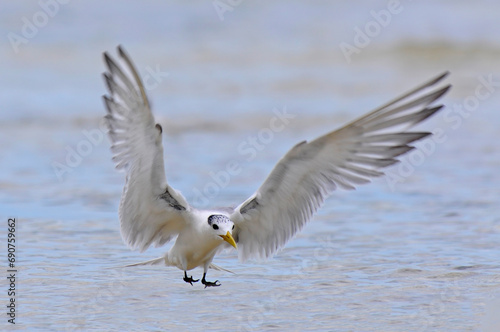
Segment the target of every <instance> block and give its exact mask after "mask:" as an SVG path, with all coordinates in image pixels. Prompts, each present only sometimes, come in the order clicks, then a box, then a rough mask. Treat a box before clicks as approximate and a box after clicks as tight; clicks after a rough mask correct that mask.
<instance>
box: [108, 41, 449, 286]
mask: <svg viewBox="0 0 500 332" xmlns="http://www.w3.org/2000/svg"><path fill="white" fill-rule="evenodd" d="M118 54H119V55H120V57H121V59H122V60H123V61H124V62H125V65H126V66H125V67H126V68H127V69H128V73H125V72H124V71H123V70H122V68H121V67H119V66H118V65H117V64H116V63H115V61H113V60H112V59H111V58H110V57H109V55H108V54H106V53H105V54H104V58H105V61H106V64H107V67H108V72H107V73H105V74H104V77H105V80H106V83H107V86H108V90H109V95H108V96H104V101H105V104H106V108H107V110H108V114H107V115H106V117H105V118H106V120H107V124H108V128H109V133H108V134H109V137H110V139H111V142H112V146H111V150H112V152H113V160H114V162H115V163H116V168H117V169H122V170H125V172H126V181H125V187H124V190H123V194H122V199H121V203H120V208H119V215H120V223H121V233H122V237H123V239H124V241H125V242H126V243H127V244H128V245H129V246H130V247H131V248H133V249H139V250H141V251H144V250H146V249H147V248H148V247H149V246H150V245H155V246H162V245H164V244H165V243H167V242H168V241H170V240H173V239H174V238H176V240H175V243H174V245H173V246H172V247H171V249H170V250H169V251H168V253H167V254H166V255H165V256H164V257H160V258H157V259H153V260H151V261H147V262H143V263H138V264H132V266H134V265H144V264H160V263H164V264H165V265H167V266H175V267H177V268H179V269H181V270H183V271H184V281H186V282H189V283H191V284H192V282H196V281H197V280H194V279H192V277H188V276H187V274H186V271H189V270H192V269H194V268H196V267H203V269H204V274H203V279H202V283H203V284H205V287H207V286H219V285H220V284H218V283H217V281H216V282H208V281H206V280H205V276H206V273H207V271H208V269H209V268H214V269H216V270H224V271H227V270H225V269H223V268H220V267H218V266H216V265H214V264H213V263H212V260H213V259H214V256H215V255H216V254H217V253H218V252H219V251H220V250H222V249H224V248H230V246H233V247H234V248H237V249H238V254H239V257H240V260H246V259H248V258H267V257H269V256H271V255H273V254H274V253H275V252H276V251H277V250H279V249H280V248H282V247H283V246H284V245H285V244H286V243H287V242H288V241H289V240H290V238H292V237H293V236H294V235H295V234H296V233H297V232H298V231H299V230H300V229H301V228H302V227H303V226H304V225H305V223H307V222H308V221H309V220H310V219H311V218H312V216H313V214H314V213H315V212H316V210H317V209H318V208H319V207H320V206H321V204H322V203H323V202H324V200H325V199H326V198H327V197H328V196H329V195H330V194H331V193H332V192H333V191H334V190H336V189H337V188H338V187H340V188H343V189H354V188H355V186H356V185H360V184H364V183H368V182H370V179H371V178H375V177H379V176H382V175H383V174H384V173H383V172H382V171H381V169H383V168H385V167H387V166H390V165H393V164H395V163H396V162H398V159H397V157H399V156H400V155H402V154H404V153H407V152H408V151H411V150H412V149H413V148H414V147H413V146H411V145H409V143H412V142H414V141H416V140H419V139H422V138H424V137H427V136H429V135H430V134H431V133H428V132H412V131H408V129H409V128H411V127H412V126H413V125H415V124H418V123H420V122H422V121H424V120H425V119H427V118H428V117H430V116H432V115H433V114H435V113H436V112H438V111H439V110H440V109H441V108H442V105H438V106H434V105H432V104H433V103H434V102H435V101H436V100H437V99H439V98H440V97H441V96H443V95H444V94H445V93H446V92H447V91H448V90H449V88H450V85H447V86H444V87H441V88H439V89H436V90H433V91H430V92H428V91H427V92H425V91H426V90H428V89H429V88H430V87H432V86H434V85H436V84H437V83H438V82H440V81H441V80H442V79H443V78H444V77H445V76H446V75H447V73H444V74H442V75H440V76H438V77H436V78H434V79H432V80H430V81H429V82H427V83H424V84H423V85H421V86H419V87H417V88H416V89H413V90H412V91H410V92H408V93H406V94H404V95H403V96H401V97H399V98H396V99H395V100H393V101H391V102H389V103H387V104H385V105H383V106H381V107H379V108H377V109H375V110H374V111H372V112H370V113H368V114H366V115H364V116H362V117H361V118H359V119H357V120H355V121H353V122H351V123H349V124H347V125H345V126H343V127H341V128H340V129H338V130H335V131H332V132H330V133H327V134H325V135H323V136H321V137H319V138H317V139H315V140H313V141H311V142H306V141H304V142H301V143H299V144H297V145H295V146H294V147H293V148H292V149H291V150H290V151H289V152H288V153H287V154H286V155H285V156H284V157H283V158H282V159H281V160H280V161H279V162H278V163H277V164H276V166H275V167H274V169H273V170H272V171H271V173H270V174H269V176H268V178H267V179H266V180H265V181H264V183H263V184H262V185H261V186H260V188H259V189H257V191H256V192H255V193H254V194H253V195H252V196H250V197H249V198H248V199H247V200H246V201H244V202H243V203H241V204H240V205H238V206H237V207H236V208H227V209H222V210H197V209H195V208H193V207H191V206H190V205H189V203H188V202H187V200H186V199H185V198H184V196H183V195H182V194H181V193H180V192H178V191H176V190H175V189H173V188H172V187H170V186H169V184H168V183H167V179H166V176H165V170H164V161H163V144H162V128H161V126H160V125H159V124H156V123H155V120H154V117H153V114H152V112H151V109H150V106H149V101H148V98H147V96H146V92H145V90H144V87H143V84H142V82H141V79H140V77H139V75H138V73H137V71H136V70H135V67H134V65H133V63H132V61H131V60H130V58H129V57H128V56H127V54H126V53H125V52H124V50H123V49H122V48H121V47H118ZM130 76H132V78H130ZM236 243H237V245H236Z"/></svg>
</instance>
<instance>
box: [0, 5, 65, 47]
mask: <svg viewBox="0 0 500 332" xmlns="http://www.w3.org/2000/svg"><path fill="white" fill-rule="evenodd" d="M69 1H70V0H39V1H38V6H39V7H40V10H37V11H36V12H35V13H33V15H28V17H26V16H23V17H21V23H22V26H21V30H20V33H15V32H12V31H10V32H9V33H8V34H7V39H8V40H9V43H10V46H11V47H12V49H13V50H14V53H16V54H17V53H19V47H20V46H21V45H26V44H28V43H29V42H30V40H32V39H33V38H35V37H36V36H37V35H38V32H39V31H40V29H43V28H44V27H45V26H46V25H47V24H48V23H49V21H50V19H52V18H54V17H55V16H56V15H57V14H58V13H59V10H60V9H61V5H66V4H68V3H69Z"/></svg>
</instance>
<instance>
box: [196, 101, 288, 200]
mask: <svg viewBox="0 0 500 332" xmlns="http://www.w3.org/2000/svg"><path fill="white" fill-rule="evenodd" d="M273 114H274V116H273V117H271V118H270V119H269V122H268V126H267V127H264V128H261V129H260V130H259V131H258V132H257V134H255V135H250V136H248V137H247V138H246V139H245V140H243V141H242V142H240V143H239V144H238V145H237V147H236V151H237V153H238V155H239V156H241V157H244V158H245V161H246V162H250V161H252V160H254V159H255V157H257V155H258V153H259V152H261V151H263V150H264V149H265V148H266V146H268V145H269V144H270V143H271V142H272V141H273V140H274V137H275V135H276V134H277V133H279V132H281V131H283V130H284V129H285V128H286V126H288V125H289V124H290V122H291V121H292V120H293V119H294V118H295V117H296V115H295V114H290V113H288V112H287V109H286V107H283V108H282V109H281V110H279V109H277V108H275V109H273ZM243 168H244V165H243V163H242V162H241V161H238V160H236V159H233V160H230V161H228V162H227V163H226V167H224V169H222V170H219V171H217V172H213V171H210V172H209V173H208V174H209V175H210V178H211V181H209V182H207V183H206V184H205V185H204V186H203V188H201V189H200V188H193V191H192V192H193V194H192V196H193V203H194V204H196V205H198V206H200V207H207V206H208V205H209V202H210V200H211V199H213V198H215V197H216V196H217V195H218V194H219V193H220V191H221V190H222V189H224V188H226V187H227V186H228V185H229V183H230V182H231V179H232V177H233V176H236V175H238V174H240V173H241V172H242V171H243Z"/></svg>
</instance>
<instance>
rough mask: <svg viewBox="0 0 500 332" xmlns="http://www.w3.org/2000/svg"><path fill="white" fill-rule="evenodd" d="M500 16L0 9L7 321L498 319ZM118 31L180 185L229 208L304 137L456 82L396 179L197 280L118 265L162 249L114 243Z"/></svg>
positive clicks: (453, 10) (253, 8)
mask: <svg viewBox="0 0 500 332" xmlns="http://www.w3.org/2000/svg"><path fill="white" fill-rule="evenodd" d="M499 19H500V4H499V3H498V2H496V1H484V0H483V1H475V2H472V1H465V0H458V1H451V0H439V1H430V0H429V1H349V2H340V1H314V2H306V1H284V0H283V1H272V2H266V1H245V0H238V1H237V0H232V1H230V0H204V1H190V2H188V3H187V2H183V1H170V2H159V1H142V2H139V1H120V2H118V1H115V2H102V1H99V2H98V1H77V0H74V1H67V0H65V1H62V0H59V1H58V0H40V1H38V2H35V1H33V2H8V3H4V4H2V10H1V12H0V32H1V35H2V36H3V39H2V42H1V44H0V52H1V53H0V59H1V62H0V73H1V74H0V101H1V105H2V111H1V113H0V114H1V115H0V116H1V117H0V141H1V142H2V145H1V147H0V156H1V159H2V162H1V163H0V211H2V214H1V215H2V218H3V219H4V220H5V227H0V232H1V233H0V236H1V238H2V240H1V241H2V243H3V241H4V239H5V238H6V232H7V230H6V229H7V226H6V223H7V218H8V217H15V218H16V220H18V223H17V226H18V227H17V230H16V232H17V238H18V249H17V250H18V251H17V254H18V268H19V271H20V272H19V276H18V287H19V292H18V304H19V307H18V317H17V322H16V323H17V325H16V326H17V327H21V328H25V329H28V328H44V329H45V330H49V329H53V330H77V329H85V330H90V329H100V330H113V329H126V330H139V329H140V330H159V329H160V330H161V329H163V330H169V329H174V328H176V329H178V328H182V329H188V328H189V329H191V330H221V329H224V330H228V329H231V330H237V331H253V330H255V331H261V330H273V329H274V330H302V331H303V330H306V329H311V330H321V329H323V330H336V331H375V330H377V331H403V330H411V331H416V330H422V331H427V330H444V329H451V330H454V331H462V330H463V331H476V330H481V329H482V330H490V331H497V330H498V326H500V322H499V321H498V317H499V314H500V300H499V298H500V297H499V292H500V289H499V284H500V279H499V277H498V276H499V273H500V266H499V263H498V257H500V256H499V254H500V252H499V249H498V243H499V241H500V213H499V211H500V209H499V189H498V187H499V183H500V182H499V175H498V169H499V168H500V148H499V145H498V140H499V139H500V134H499V131H498V126H499V125H500V112H499V110H498V105H499V104H500V25H499V24H498V22H499ZM118 44H121V45H123V46H124V47H125V49H126V50H127V51H128V53H129V54H130V55H131V57H132V59H133V60H134V61H135V64H136V66H137V68H138V69H139V71H140V73H141V75H142V76H143V80H144V81H145V85H146V88H147V90H148V91H147V92H148V94H149V98H150V100H151V102H152V105H153V112H154V114H155V116H156V118H157V120H158V122H160V123H161V124H162V125H163V128H164V146H165V155H166V156H165V158H166V168H167V177H168V179H169V181H170V184H171V185H172V186H174V187H175V188H176V189H178V190H180V191H182V192H183V193H184V195H185V196H186V198H187V199H188V200H189V201H191V202H193V204H194V205H196V206H198V207H207V206H227V205H236V204H239V203H240V202H241V201H242V200H244V199H245V198H247V197H248V196H249V195H250V194H252V193H253V192H254V191H255V190H256V189H257V188H258V186H259V184H260V183H261V182H262V181H263V180H264V179H265V177H266V175H267V174H268V173H269V172H270V170H271V169H272V167H273V166H274V164H275V163H276V162H277V160H278V159H279V158H280V157H281V156H282V155H283V154H284V153H286V151H287V150H288V149H289V148H290V147H291V146H292V145H294V144H295V143H297V142H299V141H301V140H304V139H313V138H315V137H317V136H318V135H321V134H323V133H325V132H327V131H330V130H333V129H335V128H337V127H339V126H341V125H342V124H344V123H346V122H348V121H350V120H352V119H353V118H355V117H357V116H360V115H362V114H363V113H365V112H368V111H370V110H371V109H373V108H375V107H377V106H379V105H381V104H383V103H385V102H386V101H388V100H390V99H392V98H394V97H396V96H397V95H399V94H401V93H403V92H405V91H406V90H409V89H411V88H413V87H414V86H416V85H418V84H420V83H422V82H424V81H426V80H428V79H430V78H432V77H434V76H436V75H438V74H440V73H442V72H444V71H446V70H448V71H450V72H451V75H450V76H449V77H448V78H447V80H446V82H447V83H451V84H453V89H452V90H451V92H450V93H449V94H448V95H446V96H445V98H444V99H443V103H444V104H445V105H446V106H447V107H446V109H445V110H444V111H442V112H441V113H440V114H438V115H437V116H435V117H434V118H433V119H431V120H430V121H428V122H426V123H424V124H423V125H421V126H419V128H418V129H419V130H429V131H433V132H434V133H435V134H436V135H434V137H433V138H431V139H429V140H427V141H425V142H419V143H417V146H418V147H420V150H419V151H416V152H414V153H412V154H410V155H408V156H405V157H404V158H403V161H402V163H401V164H399V165H396V166H394V167H392V168H390V169H389V170H388V171H387V173H388V175H389V176H388V177H387V178H384V179H378V180H377V181H374V183H373V184H370V185H368V186H365V187H361V188H359V189H358V190H356V191H355V192H338V193H335V194H334V195H333V197H332V198H330V199H329V200H328V201H327V202H326V204H325V206H324V207H323V209H321V210H320V211H319V213H318V214H317V216H316V217H315V220H313V221H312V222H311V223H310V224H308V225H307V226H306V227H305V229H304V230H303V232H302V233H301V234H299V235H298V236H297V238H296V239H294V240H292V241H291V242H290V243H289V244H288V245H287V247H286V248H285V249H284V250H283V251H282V252H281V253H280V254H278V255H277V256H276V257H275V258H273V259H272V260H270V261H267V262H249V263H245V264H240V263H239V262H238V261H237V255H236V253H234V252H230V253H227V254H224V255H222V256H221V257H219V258H216V260H215V263H216V264H218V265H221V266H223V267H225V268H229V269H231V270H233V271H235V272H236V273H237V274H236V275H230V274H224V273H220V272H210V276H211V278H210V280H212V279H220V280H221V283H222V286H221V287H220V288H217V289H207V290H203V289H202V288H201V286H200V285H196V286H194V287H191V286H189V285H186V284H185V283H184V282H183V281H182V280H181V277H182V272H181V271H178V270H175V269H173V268H163V267H138V268H129V269H123V268H119V267H120V266H122V265H126V264H130V263H135V262H138V261H141V260H147V259H151V258H154V257H156V256H158V255H160V254H162V253H163V252H164V251H165V250H167V248H168V246H167V248H160V249H150V250H149V251H147V252H146V253H145V254H142V255H141V254H138V253H136V252H132V251H130V250H129V249H128V248H127V246H126V245H125V244H124V243H122V240H121V238H120V231H119V221H118V215H117V209H118V204H119V199H120V195H121V190H122V188H123V182H124V175H123V174H121V173H118V172H116V171H115V170H114V168H113V163H112V162H111V153H110V151H109V142H108V140H107V138H106V137H105V128H104V127H103V123H102V117H103V116H104V114H105V110H104V107H103V104H102V100H101V96H102V95H103V94H105V93H106V90H105V86H104V84H103V80H102V76H101V73H102V72H103V71H104V64H103V60H102V53H103V52H104V51H107V52H109V53H110V54H111V55H112V56H116V46H117V45H118ZM283 114H288V115H287V116H288V118H287V117H285V118H283ZM280 115H281V116H280ZM275 117H278V118H280V119H282V121H283V126H282V127H280V128H282V129H280V130H279V131H276V130H275V131H272V130H269V128H270V123H271V120H272V119H273V118H275ZM283 119H284V120H283ZM252 137H254V138H257V142H258V143H259V145H258V146H252V145H251V143H250V142H251V138H252ZM245 148H246V149H247V150H246V151H248V149H250V150H252V151H253V152H252V153H243V152H242V151H243V150H244V149H245ZM231 161H232V162H235V163H236V164H237V165H238V166H239V174H238V175H237V176H229V177H226V176H224V174H226V173H224V172H225V171H226V170H227V165H228V163H229V162H231ZM200 273H201V270H196V271H194V276H195V277H197V274H200ZM5 287H6V286H5ZM3 299H4V300H5V301H7V298H6V297H5V296H4V297H3ZM4 323H5V324H6V325H5V326H7V322H6V321H5V322H2V324H4ZM7 327H9V328H10V327H11V326H10V325H9V326H7Z"/></svg>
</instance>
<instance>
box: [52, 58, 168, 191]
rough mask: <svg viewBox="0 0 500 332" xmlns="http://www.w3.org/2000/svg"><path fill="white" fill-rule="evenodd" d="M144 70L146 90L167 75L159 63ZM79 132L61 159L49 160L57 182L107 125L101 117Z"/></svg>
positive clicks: (89, 151)
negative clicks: (76, 139)
mask: <svg viewBox="0 0 500 332" xmlns="http://www.w3.org/2000/svg"><path fill="white" fill-rule="evenodd" d="M144 72H145V74H143V75H141V76H142V82H143V84H144V88H145V89H146V90H147V91H151V90H153V89H155V88H157V87H158V86H159V85H160V84H161V83H162V82H163V79H164V78H166V77H167V76H168V75H169V73H168V72H164V71H161V70H160V67H159V65H156V67H155V69H153V68H152V67H150V66H146V67H145V68H144ZM81 133H82V135H83V136H84V138H82V139H81V140H80V141H79V142H78V143H76V145H73V146H71V145H66V147H65V148H64V149H65V150H66V155H65V158H64V160H63V161H52V162H51V166H52V170H53V171H54V174H55V175H56V177H57V179H58V180H59V182H62V181H64V178H65V176H66V175H67V174H70V173H72V172H73V171H74V170H75V168H77V167H78V166H80V165H81V164H82V162H83V161H84V159H85V158H86V157H88V156H89V155H90V154H92V152H93V151H94V148H96V147H97V146H99V145H100V144H101V143H102V142H103V140H104V137H105V136H106V135H107V133H108V127H107V125H106V122H105V121H104V118H103V119H102V120H101V121H100V122H99V127H98V128H94V129H90V130H87V129H84V130H82V131H81Z"/></svg>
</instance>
